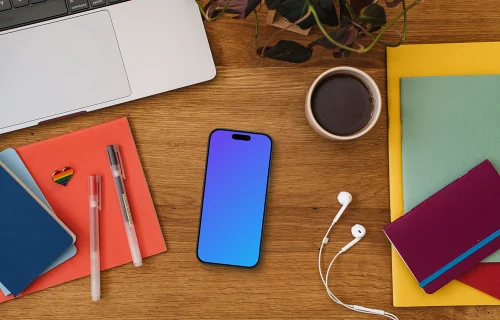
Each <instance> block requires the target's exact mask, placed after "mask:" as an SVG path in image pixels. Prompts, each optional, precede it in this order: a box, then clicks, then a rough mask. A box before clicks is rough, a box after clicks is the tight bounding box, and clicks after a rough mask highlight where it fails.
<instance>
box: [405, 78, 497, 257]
mask: <svg viewBox="0 0 500 320" xmlns="http://www.w3.org/2000/svg"><path fill="white" fill-rule="evenodd" d="M401 123H402V135H403V136H402V151H403V194H404V210H405V212H408V211H410V210H411V209H412V208H414V207H415V206H417V205H418V204H419V203H421V202H422V201H424V200H425V199H427V198H429V197H430V196H431V195H433V194H434V193H436V192H437V191H439V190H441V189H442V188H443V187H445V186H446V185H448V184H449V183H451V182H453V181H454V180H456V179H457V178H458V177H460V176H461V175H462V174H464V173H465V172H468V171H469V170H470V169H472V168H473V167H474V166H476V165H477V164H478V163H481V162H482V161H484V160H485V159H489V160H490V161H491V162H492V163H493V165H494V166H495V168H496V169H497V170H498V169H500V75H487V76H453V77H415V78H401ZM482 262H500V250H499V251H497V252H495V253H494V254H493V255H491V256H489V257H488V258H486V259H485V260H483V261H482Z"/></svg>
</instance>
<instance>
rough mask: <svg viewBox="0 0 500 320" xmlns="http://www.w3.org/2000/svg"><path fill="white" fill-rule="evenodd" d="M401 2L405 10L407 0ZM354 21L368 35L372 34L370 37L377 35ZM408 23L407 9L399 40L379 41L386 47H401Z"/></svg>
mask: <svg viewBox="0 0 500 320" xmlns="http://www.w3.org/2000/svg"><path fill="white" fill-rule="evenodd" d="M401 3H402V5H403V10H406V2H405V0H401ZM352 23H353V24H354V25H355V26H356V27H358V28H360V29H361V30H363V32H364V33H365V34H366V35H368V36H370V37H372V38H374V37H376V35H375V34H373V33H371V32H369V31H368V30H366V29H364V28H363V27H362V26H360V25H358V24H357V23H355V22H354V21H352ZM407 23H408V19H407V17H406V11H405V14H404V16H403V34H402V35H401V34H400V36H399V41H398V42H397V43H388V42H385V41H382V40H380V41H379V42H380V44H383V45H384V46H386V47H393V48H395V47H399V46H400V45H401V44H402V43H403V42H405V40H406V26H407Z"/></svg>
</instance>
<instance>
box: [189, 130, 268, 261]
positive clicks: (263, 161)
mask: <svg viewBox="0 0 500 320" xmlns="http://www.w3.org/2000/svg"><path fill="white" fill-rule="evenodd" d="M271 152H272V140H271V138H270V137H269V136H268V135H266V134H262V133H252V132H244V131H232V130H225V129H216V130H214V131H212V133H211V134H210V137H209V141H208V151H207V162H206V169H205V183H204V187H203V199H202V204H201V215H200V227H199V233H198V247H197V255H198V259H199V260H200V261H202V262H206V263H213V264H223V265H231V266H239V267H247V268H251V267H254V266H255V265H257V263H258V262H259V258H260V251H261V243H262V231H263V226H264V215H265V209H266V198H267V190H268V185H269V170H270V166H271Z"/></svg>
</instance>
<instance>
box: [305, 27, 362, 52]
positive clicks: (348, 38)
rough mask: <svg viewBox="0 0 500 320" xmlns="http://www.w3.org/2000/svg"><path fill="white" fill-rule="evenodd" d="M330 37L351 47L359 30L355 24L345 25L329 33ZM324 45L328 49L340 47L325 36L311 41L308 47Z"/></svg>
mask: <svg viewBox="0 0 500 320" xmlns="http://www.w3.org/2000/svg"><path fill="white" fill-rule="evenodd" d="M328 35H329V36H330V37H332V38H333V39H334V40H335V41H337V42H338V43H341V44H343V45H346V46H348V47H350V46H351V45H352V44H353V43H354V41H355V40H356V36H357V35H358V30H357V29H356V28H355V27H354V26H353V25H349V26H345V27H342V28H340V29H337V30H335V31H332V32H330V33H328ZM316 45H318V46H322V47H323V48H326V49H339V47H337V45H335V44H334V43H332V42H330V40H328V39H327V38H326V37H325V36H323V37H321V38H319V39H317V40H315V41H313V42H311V43H310V44H309V45H308V46H307V47H308V48H312V47H314V46H316Z"/></svg>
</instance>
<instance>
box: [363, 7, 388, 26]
mask: <svg viewBox="0 0 500 320" xmlns="http://www.w3.org/2000/svg"><path fill="white" fill-rule="evenodd" d="M358 20H359V21H361V22H364V23H368V24H371V25H376V26H381V25H384V24H385V23H386V22H387V20H386V17H385V10H384V8H382V6H380V5H378V4H376V3H372V4H371V5H369V6H368V7H366V9H365V10H364V11H363V12H362V13H361V15H360V16H359V17H358Z"/></svg>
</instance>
